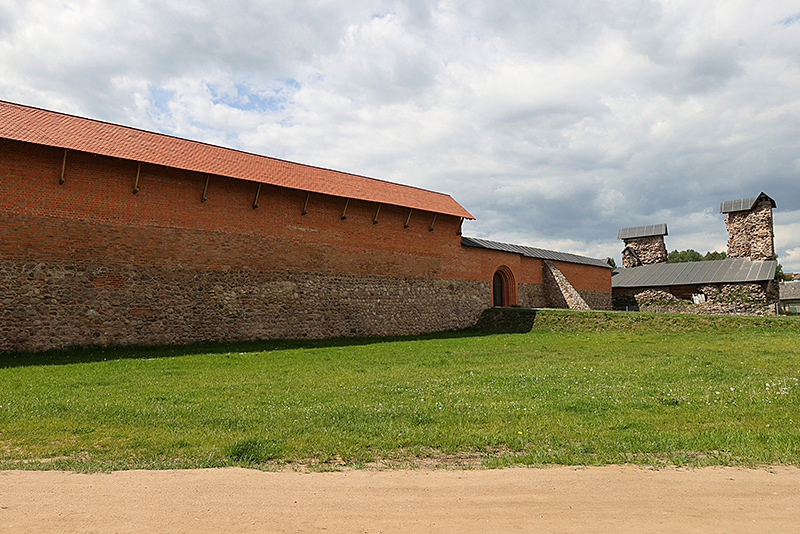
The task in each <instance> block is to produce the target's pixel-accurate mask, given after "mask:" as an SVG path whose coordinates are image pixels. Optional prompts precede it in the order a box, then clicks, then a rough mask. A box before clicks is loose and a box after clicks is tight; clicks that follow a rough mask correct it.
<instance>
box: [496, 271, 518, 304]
mask: <svg viewBox="0 0 800 534" xmlns="http://www.w3.org/2000/svg"><path fill="white" fill-rule="evenodd" d="M516 305H517V282H516V280H515V279H514V273H513V272H511V269H509V268H508V267H506V266H505V265H503V266H501V267H499V268H498V269H497V270H496V271H495V272H494V276H492V306H494V307H505V306H516Z"/></svg>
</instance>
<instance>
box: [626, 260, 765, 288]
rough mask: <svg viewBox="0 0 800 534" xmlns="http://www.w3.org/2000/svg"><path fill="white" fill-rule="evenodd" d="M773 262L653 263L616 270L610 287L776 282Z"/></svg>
mask: <svg viewBox="0 0 800 534" xmlns="http://www.w3.org/2000/svg"><path fill="white" fill-rule="evenodd" d="M777 267H778V262H777V261H776V260H764V261H760V260H750V259H749V258H727V259H724V260H713V261H694V262H688V263H655V264H652V265H642V266H640V267H632V268H629V269H619V270H617V271H615V272H614V273H613V275H612V277H611V286H612V287H615V288H618V287H664V286H681V285H694V284H719V283H736V282H763V281H766V280H772V279H773V278H775V270H776V269H777Z"/></svg>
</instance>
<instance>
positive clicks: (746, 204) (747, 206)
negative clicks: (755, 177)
mask: <svg viewBox="0 0 800 534" xmlns="http://www.w3.org/2000/svg"><path fill="white" fill-rule="evenodd" d="M759 199H763V200H769V201H770V203H771V204H772V207H773V208H774V207H776V205H775V201H774V200H773V199H771V198H770V197H769V196H768V195H767V194H766V193H764V192H763V191H762V192H761V194H760V195H758V196H757V197H752V198H740V199H739V200H726V201H724V202H723V203H722V204H720V206H719V212H720V213H730V212H732V211H749V210H751V209H753V206H755V205H756V202H758V200H759Z"/></svg>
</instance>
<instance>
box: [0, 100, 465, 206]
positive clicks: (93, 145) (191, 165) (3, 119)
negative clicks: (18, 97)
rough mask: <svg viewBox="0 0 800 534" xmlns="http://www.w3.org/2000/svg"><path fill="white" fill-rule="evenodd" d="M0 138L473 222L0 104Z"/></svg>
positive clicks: (346, 184) (285, 166)
mask: <svg viewBox="0 0 800 534" xmlns="http://www.w3.org/2000/svg"><path fill="white" fill-rule="evenodd" d="M0 137H3V138H7V139H13V140H15V141H23V142H27V143H35V144H39V145H46V146H52V147H56V148H65V149H69V150H77V151H81V152H88V153H91V154H99V155H103V156H111V157H115V158H121V159H127V160H132V161H138V162H142V163H151V164H154V165H163V166H166V167H173V168H178V169H183V170H188V171H195V172H201V173H206V174H214V175H218V176H227V177H230V178H237V179H240V180H247V181H252V182H258V183H263V184H270V185H276V186H281V187H288V188H291V189H299V190H302V191H310V192H312V193H322V194H325V195H333V196H338V197H344V198H353V199H358V200H366V201H370V202H377V203H383V204H391V205H395V206H402V207H407V208H413V209H418V210H423V211H430V212H434V213H442V214H447V215H454V216H456V217H464V218H466V219H474V217H473V216H472V215H471V214H470V213H469V212H468V211H467V210H466V209H464V208H463V207H462V206H461V205H460V204H459V203H458V202H456V201H455V200H454V199H453V198H452V197H450V195H446V194H443V193H437V192H434V191H428V190H426V189H420V188H417V187H411V186H406V185H400V184H395V183H392V182H385V181H383V180H377V179H374V178H367V177H365V176H359V175H356V174H349V173H345V172H340V171H334V170H330V169H323V168H320V167H312V166H309V165H303V164H300V163H292V162H289V161H284V160H279V159H274V158H269V157H266V156H260V155H257V154H251V153H248V152H242V151H239V150H233V149H230V148H224V147H220V146H215V145H209V144H206V143H201V142H198V141H191V140H188V139H181V138H178V137H173V136H169V135H164V134H159V133H154V132H148V131H145V130H139V129H136V128H130V127H127V126H120V125H117V124H111V123H107V122H102V121H97V120H93V119H87V118H83V117H76V116H74V115H67V114H64V113H57V112H53V111H47V110H44V109H39V108H33V107H29V106H22V105H19V104H13V103H11V102H4V101H1V100H0Z"/></svg>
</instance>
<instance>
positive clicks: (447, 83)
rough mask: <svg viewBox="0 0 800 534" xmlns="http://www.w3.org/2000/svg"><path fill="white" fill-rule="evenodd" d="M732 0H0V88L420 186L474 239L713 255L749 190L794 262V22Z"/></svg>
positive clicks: (797, 50)
mask: <svg viewBox="0 0 800 534" xmlns="http://www.w3.org/2000/svg"><path fill="white" fill-rule="evenodd" d="M796 17H797V8H796V5H795V3H794V2H792V1H788V0H778V1H775V2H768V3H764V2H755V1H751V0H739V1H726V2H721V1H712V2H703V3H699V4H698V3H697V2H689V1H688V0H663V1H656V0H628V1H622V2H620V1H617V0H614V1H610V0H609V1H599V0H595V1H588V0H585V1H580V2H568V3H565V2H556V1H554V0H553V1H543V2H532V3H520V2H512V1H511V0H494V1H491V2H490V1H488V0H486V1H469V2H467V1H466V0H440V1H424V0H417V1H406V2H401V1H399V0H398V1H395V0H372V1H368V2H359V3H356V4H353V3H352V2H344V1H335V0H327V1H322V2H309V1H302V0H276V1H272V2H269V3H264V2H256V1H249V0H232V1H230V2H226V3H224V4H221V3H218V2H211V1H192V2H188V1H176V0H168V1H161V2H154V1H151V0H139V1H136V0H129V1H120V2H113V3H109V2H101V1H86V2H74V1H70V0H67V1H63V0H30V1H28V2H24V3H22V2H10V1H8V0H5V1H4V0H0V98H3V99H7V100H12V101H16V102H21V103H25V104H30V105H37V106H42V107H46V108H50V109H57V110H61V111H66V112H70V113H76V114H81V115H87V116H91V117H96V118H100V119H104V120H110V121H115V122H120V123H124V124H131V125H134V126H138V127H142V128H148V129H153V130H158V131H164V132H168V133H172V134H176V135H181V136H185V137H191V138H195V139H200V140H204V141H208V142H213V143H218V144H222V145H226V146H232V147H236V148H242V149H245V150H250V151H254V152H258V153H262V154H267V155H270V156H275V157H281V158H286V159H291V160H295V161H300V162H303V163H309V164H313V165H320V166H325V167H332V168H337V169H342V170H346V171H350V172H356V173H360V174H366V175H369V176H374V177H378V178H383V179H388V180H394V181H399V182H403V183H409V184H413V185H418V186H422V187H428V188H431V189H435V190H438V191H445V192H448V193H450V194H452V195H453V196H454V197H455V198H456V199H457V200H459V201H461V202H462V203H463V204H464V205H465V207H467V209H469V210H470V211H471V212H473V213H474V214H475V215H476V216H477V217H478V221H477V222H474V223H470V224H469V225H467V226H466V228H465V231H466V232H467V233H471V234H472V235H476V236H479V237H488V238H493V239H498V240H507V241H513V242H518V243H525V244H529V245H532V246H541V247H549V248H557V249H560V250H564V251H570V252H577V253H584V254H590V255H593V256H597V257H606V256H611V255H613V256H617V255H618V253H619V249H620V247H619V242H618V241H616V240H615V238H616V232H617V229H618V228H619V227H622V226H634V225H639V224H649V223H660V222H667V223H668V224H669V228H670V236H669V237H668V246H669V248H670V249H685V248H694V249H696V250H700V251H705V250H719V249H721V248H722V247H724V244H725V227H724V219H723V218H722V216H721V215H719V214H718V213H717V211H718V206H719V202H720V201H722V200H730V199H734V198H743V197H749V196H753V195H756V194H758V193H759V192H760V191H762V190H763V191H765V192H766V193H768V194H769V195H771V196H773V197H774V198H775V199H776V200H777V202H778V210H776V212H775V221H776V247H777V249H778V250H779V254H780V255H781V262H782V263H783V265H784V267H785V268H786V270H795V271H800V258H798V257H797V253H796V250H798V249H800V242H798V239H797V238H795V237H794V236H796V235H800V232H798V228H797V227H796V226H795V225H796V224H798V220H799V219H798V216H797V215H796V213H797V212H798V210H800V206H798V205H797V202H798V199H800V180H799V179H798V178H800V176H799V175H800V156H798V154H800V135H798V133H800V132H798V130H799V129H800V127H799V126H798V125H800V97H798V92H797V87H800V31H798V28H800V26H799V25H798V23H797V22H796Z"/></svg>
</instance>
